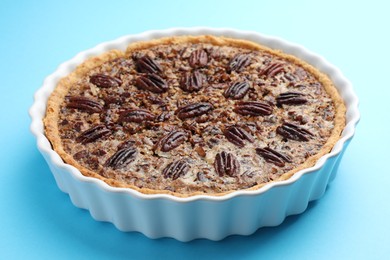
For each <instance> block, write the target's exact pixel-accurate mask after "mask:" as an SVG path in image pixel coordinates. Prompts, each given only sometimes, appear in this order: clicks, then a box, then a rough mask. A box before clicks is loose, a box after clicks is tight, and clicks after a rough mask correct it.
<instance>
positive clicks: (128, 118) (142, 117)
mask: <svg viewBox="0 0 390 260" xmlns="http://www.w3.org/2000/svg"><path fill="white" fill-rule="evenodd" d="M154 118H155V115H154V114H152V113H151V112H150V111H148V110H146V109H129V110H126V111H123V112H122V113H121V114H120V116H119V120H118V121H119V122H135V123H142V122H145V121H152V120H154Z"/></svg>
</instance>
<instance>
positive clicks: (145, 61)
mask: <svg viewBox="0 0 390 260" xmlns="http://www.w3.org/2000/svg"><path fill="white" fill-rule="evenodd" d="M136 67H137V71H138V72H143V73H154V74H158V73H161V72H162V68H161V67H160V65H159V64H158V63H157V62H156V61H155V60H153V59H152V58H150V57H149V55H145V56H142V57H141V58H139V59H138V60H137V62H136Z"/></svg>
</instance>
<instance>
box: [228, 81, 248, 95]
mask: <svg viewBox="0 0 390 260" xmlns="http://www.w3.org/2000/svg"><path fill="white" fill-rule="evenodd" d="M249 87H250V85H249V83H248V82H247V81H243V82H234V83H233V84H232V85H230V87H228V88H227V89H226V90H225V92H224V93H223V95H224V97H225V98H232V99H242V98H243V97H244V96H245V95H246V93H248V90H249Z"/></svg>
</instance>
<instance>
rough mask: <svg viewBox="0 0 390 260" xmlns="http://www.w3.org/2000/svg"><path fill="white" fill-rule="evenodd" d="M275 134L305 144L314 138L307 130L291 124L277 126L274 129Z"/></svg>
mask: <svg viewBox="0 0 390 260" xmlns="http://www.w3.org/2000/svg"><path fill="white" fill-rule="evenodd" d="M276 132H277V133H278V134H280V135H281V136H283V137H285V138H287V139H291V140H295V141H305V142H307V141H309V138H311V137H313V136H314V135H313V134H312V133H311V132H309V131H308V130H306V129H304V128H302V127H299V126H297V125H294V124H292V123H284V124H283V125H281V126H278V128H276Z"/></svg>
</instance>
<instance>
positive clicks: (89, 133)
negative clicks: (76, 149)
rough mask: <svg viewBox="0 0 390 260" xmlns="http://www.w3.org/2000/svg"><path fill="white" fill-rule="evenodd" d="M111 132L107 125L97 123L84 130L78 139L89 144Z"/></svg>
mask: <svg viewBox="0 0 390 260" xmlns="http://www.w3.org/2000/svg"><path fill="white" fill-rule="evenodd" d="M109 133H111V131H110V130H109V129H107V127H106V126H105V125H97V126H94V127H91V128H90V129H88V130H86V131H84V132H82V133H81V134H80V135H79V136H78V137H77V138H76V141H77V142H79V143H82V144H87V143H90V142H93V141H95V140H97V139H99V138H101V137H103V136H106V135H108V134H109Z"/></svg>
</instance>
